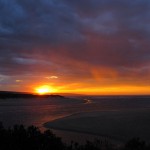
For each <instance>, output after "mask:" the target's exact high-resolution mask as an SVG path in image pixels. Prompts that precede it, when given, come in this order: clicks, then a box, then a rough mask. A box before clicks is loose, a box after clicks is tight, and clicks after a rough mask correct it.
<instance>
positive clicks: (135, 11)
mask: <svg viewBox="0 0 150 150" xmlns="http://www.w3.org/2000/svg"><path fill="white" fill-rule="evenodd" d="M41 86H49V88H50V89H51V90H50V91H51V92H59V93H63V92H65V93H79V94H110V95H111V94H150V0H0V90H7V91H24V92H34V91H35V90H36V89H37V88H38V87H41Z"/></svg>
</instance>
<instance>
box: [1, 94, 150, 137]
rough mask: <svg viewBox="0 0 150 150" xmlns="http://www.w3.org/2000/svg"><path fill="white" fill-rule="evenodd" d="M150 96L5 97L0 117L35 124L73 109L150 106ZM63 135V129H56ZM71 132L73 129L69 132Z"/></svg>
mask: <svg viewBox="0 0 150 150" xmlns="http://www.w3.org/2000/svg"><path fill="white" fill-rule="evenodd" d="M149 108H150V96H80V97H75V98H64V99H56V98H49V99H2V100H0V121H1V122H3V124H4V126H6V127H10V126H13V125H14V124H24V125H27V126H28V125H35V126H38V127H39V128H41V129H43V124H44V123H45V122H49V121H52V120H54V119H58V118H61V117H65V116H68V115H71V114H74V113H81V112H92V111H111V110H120V111H121V110H133V109H140V110H142V109H149ZM55 132H56V133H57V134H59V133H60V136H63V135H64V133H63V134H62V133H61V132H59V133H58V131H55ZM69 134H70V133H69Z"/></svg>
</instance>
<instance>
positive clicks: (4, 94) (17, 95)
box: [0, 91, 64, 99]
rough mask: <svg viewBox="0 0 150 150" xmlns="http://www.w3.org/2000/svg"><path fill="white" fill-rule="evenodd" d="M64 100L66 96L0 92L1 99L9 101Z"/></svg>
mask: <svg viewBox="0 0 150 150" xmlns="http://www.w3.org/2000/svg"><path fill="white" fill-rule="evenodd" d="M49 97H55V98H64V96H61V95H57V94H45V95H38V94H32V93H26V92H12V91H0V99H7V98H49Z"/></svg>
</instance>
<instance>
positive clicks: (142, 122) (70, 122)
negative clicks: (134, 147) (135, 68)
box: [44, 109, 150, 142]
mask: <svg viewBox="0 0 150 150" xmlns="http://www.w3.org/2000/svg"><path fill="white" fill-rule="evenodd" d="M149 116H150V110H149V109H139V110H128V111H99V112H97V111H96V112H85V113H78V114H73V115H71V116H67V117H64V118H61V119H57V120H54V121H51V122H47V123H45V124H44V126H45V127H46V128H52V129H59V130H67V131H75V132H82V133H90V134H95V135H100V136H104V137H109V138H112V139H116V140H117V139H118V140H121V141H126V140H129V139H131V138H133V137H140V138H141V139H143V140H146V141H148V142H150V128H149V127H150V119H149Z"/></svg>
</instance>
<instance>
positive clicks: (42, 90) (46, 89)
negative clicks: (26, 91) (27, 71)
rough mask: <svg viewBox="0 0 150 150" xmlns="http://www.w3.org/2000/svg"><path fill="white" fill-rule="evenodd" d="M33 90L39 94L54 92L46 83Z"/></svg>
mask: <svg viewBox="0 0 150 150" xmlns="http://www.w3.org/2000/svg"><path fill="white" fill-rule="evenodd" d="M35 91H36V93H38V94H40V95H44V94H50V93H52V92H54V90H53V89H52V88H51V87H50V86H48V85H43V86H40V87H37V88H36V89H35Z"/></svg>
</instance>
